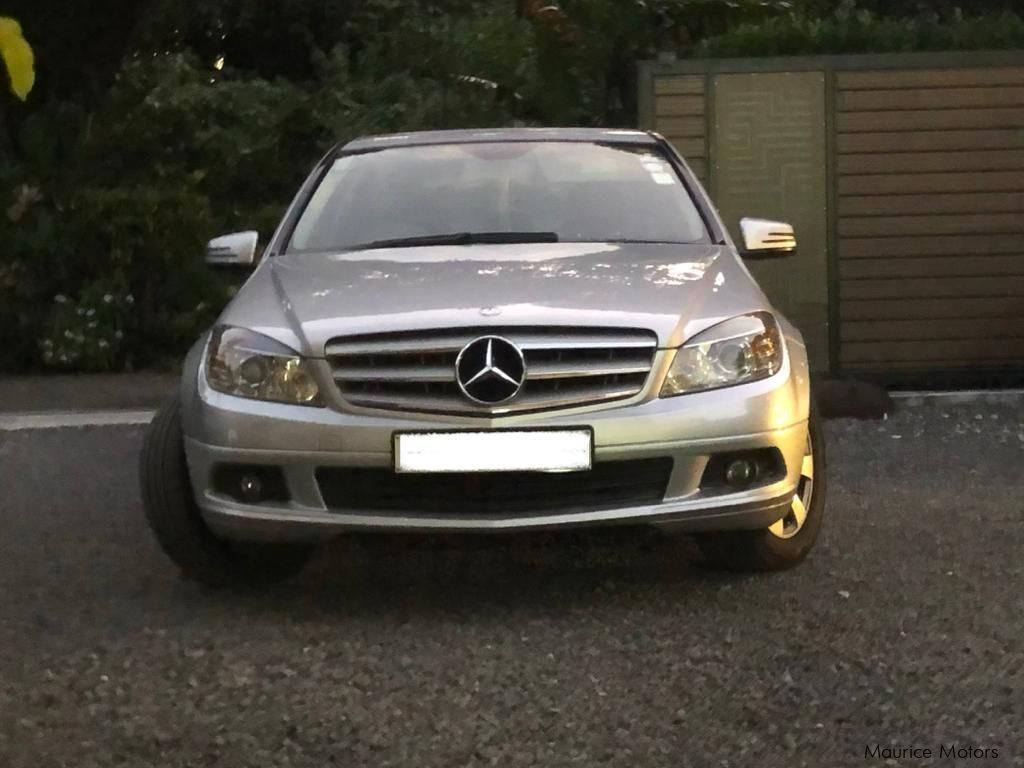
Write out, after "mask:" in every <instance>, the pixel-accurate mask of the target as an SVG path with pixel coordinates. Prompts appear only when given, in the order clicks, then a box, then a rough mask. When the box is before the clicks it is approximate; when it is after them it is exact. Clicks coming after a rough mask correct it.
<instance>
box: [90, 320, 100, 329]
mask: <svg viewBox="0 0 1024 768" xmlns="http://www.w3.org/2000/svg"><path fill="white" fill-rule="evenodd" d="M97 325H99V321H98V320H90V321H89V327H90V328H95V327H96V326H97Z"/></svg>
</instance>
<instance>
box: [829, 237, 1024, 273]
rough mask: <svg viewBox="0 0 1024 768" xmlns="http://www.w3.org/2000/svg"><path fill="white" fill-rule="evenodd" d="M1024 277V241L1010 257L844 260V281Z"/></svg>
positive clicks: (842, 269) (920, 257)
mask: <svg viewBox="0 0 1024 768" xmlns="http://www.w3.org/2000/svg"><path fill="white" fill-rule="evenodd" d="M981 275H985V276H992V275H1018V276H1024V241H1022V242H1021V250H1020V253H1019V254H1016V255H1009V256H971V257H968V258H965V257H963V256H917V257H911V258H879V259H841V260H840V262H839V276H840V279H842V280H865V279H872V278H875V279H879V278H893V277H975V276H981Z"/></svg>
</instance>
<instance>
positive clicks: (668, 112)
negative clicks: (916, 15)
mask: <svg viewBox="0 0 1024 768" xmlns="http://www.w3.org/2000/svg"><path fill="white" fill-rule="evenodd" d="M654 104H655V114H656V117H657V119H658V120H660V119H661V118H663V117H703V116H704V109H705V107H704V97H703V96H661V97H659V98H656V99H655V100H654Z"/></svg>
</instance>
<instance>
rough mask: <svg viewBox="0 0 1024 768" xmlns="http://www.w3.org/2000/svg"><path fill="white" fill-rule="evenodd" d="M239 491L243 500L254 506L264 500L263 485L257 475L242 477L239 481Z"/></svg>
mask: <svg viewBox="0 0 1024 768" xmlns="http://www.w3.org/2000/svg"><path fill="white" fill-rule="evenodd" d="M238 490H239V492H240V493H241V496H242V498H243V499H245V501H248V502H250V503H252V504H255V503H256V502H257V501H259V500H260V499H262V498H263V483H261V482H260V479H259V478H258V477H256V475H242V479H241V480H239V481H238Z"/></svg>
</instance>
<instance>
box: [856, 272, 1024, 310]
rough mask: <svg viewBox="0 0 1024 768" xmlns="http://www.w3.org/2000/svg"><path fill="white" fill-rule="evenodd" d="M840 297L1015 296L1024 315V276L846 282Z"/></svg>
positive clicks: (936, 297)
mask: <svg viewBox="0 0 1024 768" xmlns="http://www.w3.org/2000/svg"><path fill="white" fill-rule="evenodd" d="M839 296H840V300H841V301H847V300H850V301H856V300H858V299H938V298H946V297H949V298H957V297H961V298H987V297H992V298H996V297H1016V298H1017V299H1018V301H1019V302H1020V307H1021V311H1022V312H1024V276H1020V277H955V278H954V277H935V278H915V279H913V280H906V279H895V280H844V281H841V283H840V287H839Z"/></svg>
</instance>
